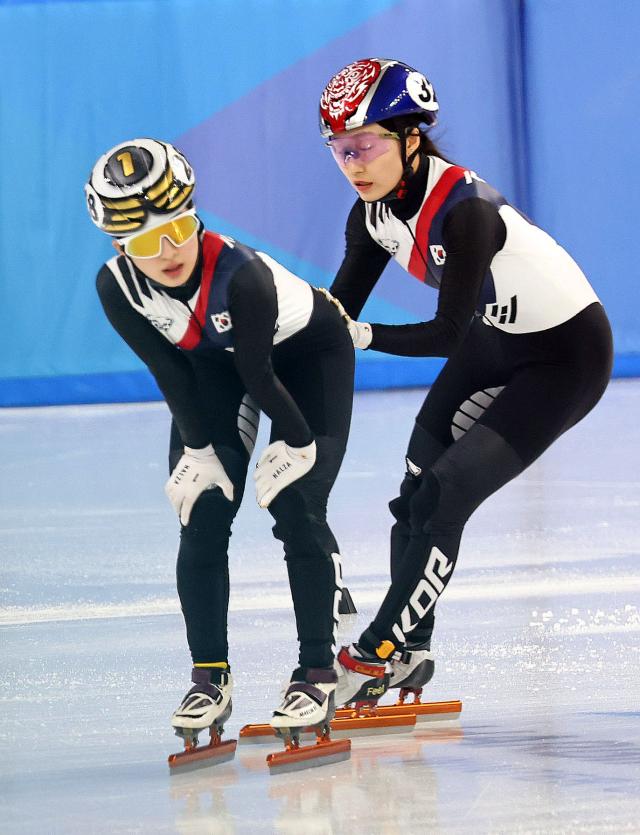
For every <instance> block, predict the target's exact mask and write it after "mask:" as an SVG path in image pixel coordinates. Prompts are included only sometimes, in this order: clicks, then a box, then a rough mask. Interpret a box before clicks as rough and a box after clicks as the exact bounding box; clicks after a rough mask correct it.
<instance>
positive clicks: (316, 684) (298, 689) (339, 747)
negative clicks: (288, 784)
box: [267, 667, 351, 774]
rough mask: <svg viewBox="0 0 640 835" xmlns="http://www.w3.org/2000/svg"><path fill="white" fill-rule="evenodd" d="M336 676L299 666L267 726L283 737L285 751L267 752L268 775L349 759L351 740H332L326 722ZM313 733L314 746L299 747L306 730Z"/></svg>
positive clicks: (332, 703) (330, 715)
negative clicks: (269, 773) (301, 736)
mask: <svg viewBox="0 0 640 835" xmlns="http://www.w3.org/2000/svg"><path fill="white" fill-rule="evenodd" d="M337 679H338V676H337V673H336V671H335V670H334V669H331V668H329V669H325V668H315V667H308V668H307V669H302V668H299V669H297V670H295V672H294V673H293V675H292V676H291V682H290V683H289V686H288V687H287V688H286V690H285V691H284V694H283V698H282V702H281V704H280V705H279V706H278V707H277V708H276V709H275V710H274V712H273V716H272V717H271V722H270V725H271V727H272V728H273V729H274V730H275V733H276V734H277V735H278V736H279V737H281V738H282V740H283V741H284V745H285V750H284V751H282V752H279V753H275V754H269V756H268V757H267V765H268V766H269V771H270V772H271V774H280V773H282V772H285V771H297V770H298V769H300V768H309V767H312V766H317V765H326V764H328V763H335V762H340V761H342V760H346V759H348V758H349V756H350V753H351V740H349V739H344V740H339V741H336V740H332V739H331V737H330V729H329V723H330V722H331V720H332V719H333V716H334V713H335V689H336V682H337ZM310 730H311V731H313V732H314V733H315V735H316V742H315V745H305V746H302V747H301V746H300V735H301V734H302V733H303V732H305V731H307V732H308V731H310Z"/></svg>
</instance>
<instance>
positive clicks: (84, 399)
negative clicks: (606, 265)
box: [0, 353, 640, 408]
mask: <svg viewBox="0 0 640 835" xmlns="http://www.w3.org/2000/svg"><path fill="white" fill-rule="evenodd" d="M443 364H444V360H442V359H436V358H433V357H422V358H421V357H417V358H410V359H407V358H405V357H381V358H380V359H377V358H376V359H367V360H366V361H361V362H359V363H357V365H356V391H375V390H380V389H389V388H395V389H401V388H420V387H423V386H425V387H426V386H429V385H431V383H433V381H434V380H435V378H436V376H437V374H438V372H439V370H440V369H441V368H442V366H443ZM612 376H613V377H640V353H629V354H618V355H617V356H616V357H615V359H614V363H613V375H612ZM154 400H162V395H161V393H160V391H159V389H158V386H157V385H156V383H155V380H154V379H153V377H152V376H151V374H150V373H149V372H148V371H145V370H142V371H123V372H120V373H117V372H116V373H108V374H70V375H66V376H60V377H32V378H21V379H20V378H16V379H9V380H7V379H5V380H0V407H5V408H7V407H18V406H62V405H73V404H76V405H77V404H81V403H85V404H86V403H114V402H118V403H142V402H147V401H154Z"/></svg>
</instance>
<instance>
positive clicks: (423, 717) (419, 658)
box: [379, 642, 462, 722]
mask: <svg viewBox="0 0 640 835" xmlns="http://www.w3.org/2000/svg"><path fill="white" fill-rule="evenodd" d="M390 662H391V678H390V679H389V690H393V691H394V693H396V692H397V701H396V703H395V704H393V705H388V706H386V705H385V707H383V708H379V713H385V712H386V711H395V712H396V713H398V712H400V713H403V714H411V715H413V716H415V717H416V722H432V721H442V720H448V719H459V718H460V712H461V710H462V703H461V702H460V701H459V700H452V701H448V702H423V701H422V700H421V698H420V697H421V696H422V688H423V687H424V685H425V684H428V683H429V682H430V681H431V679H432V678H433V672H434V667H435V664H434V658H433V654H432V652H431V650H430V647H429V643H427V642H425V643H421V644H408V645H407V646H406V647H405V648H404V649H398V650H396V651H395V652H394V653H393V655H392V656H391V658H390ZM410 697H412V698H410Z"/></svg>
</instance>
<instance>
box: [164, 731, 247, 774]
mask: <svg viewBox="0 0 640 835" xmlns="http://www.w3.org/2000/svg"><path fill="white" fill-rule="evenodd" d="M237 744H238V743H237V740H235V739H229V740H227V741H226V742H220V743H218V744H217V745H202V746H201V747H200V748H192V749H191V750H189V751H180V753H179V754H171V755H170V756H169V760H168V762H169V773H170V774H185V773H186V772H188V771H195V770H196V769H198V768H206V767H208V766H211V765H221V764H222V763H226V762H229V760H232V759H233V758H234V756H235V753H236V746H237Z"/></svg>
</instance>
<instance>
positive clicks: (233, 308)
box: [229, 258, 313, 447]
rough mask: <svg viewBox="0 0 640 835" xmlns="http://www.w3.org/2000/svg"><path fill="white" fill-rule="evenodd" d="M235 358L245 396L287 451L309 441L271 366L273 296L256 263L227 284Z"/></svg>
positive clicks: (260, 264)
mask: <svg viewBox="0 0 640 835" xmlns="http://www.w3.org/2000/svg"><path fill="white" fill-rule="evenodd" d="M229 313H230V314H231V321H232V322H233V334H234V337H233V339H234V358H235V364H236V368H237V369H238V373H239V374H240V377H241V378H242V381H243V382H244V384H245V386H246V387H247V392H248V393H249V394H250V395H251V397H252V398H253V399H254V400H255V401H256V403H257V404H258V406H259V407H260V408H261V409H262V411H263V412H264V413H265V414H266V415H267V416H268V417H270V418H271V421H272V423H273V424H274V425H275V426H277V427H278V429H279V430H280V432H281V433H282V440H283V441H285V443H286V444H288V445H289V446H292V447H303V446H307V445H308V444H310V443H311V441H312V440H313V434H312V432H311V429H310V428H309V424H308V423H307V421H306V420H305V419H304V416H303V414H302V412H301V411H300V409H299V408H298V406H297V405H296V402H295V400H294V399H293V398H292V397H291V395H290V394H289V392H288V391H287V389H286V388H285V387H284V386H283V385H282V383H281V381H280V380H279V379H278V377H277V375H276V373H275V371H274V369H273V365H272V363H271V352H272V350H273V335H274V333H275V329H276V322H277V319H278V298H277V295H276V288H275V285H274V283H273V276H272V274H271V270H270V269H269V267H268V266H267V265H266V264H265V263H264V262H263V261H261V260H260V259H257V258H256V259H254V260H252V261H249V262H248V263H246V264H244V265H243V266H242V267H241V268H240V269H239V270H238V271H237V272H236V273H235V275H234V276H233V279H232V280H231V283H230V285H229Z"/></svg>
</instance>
